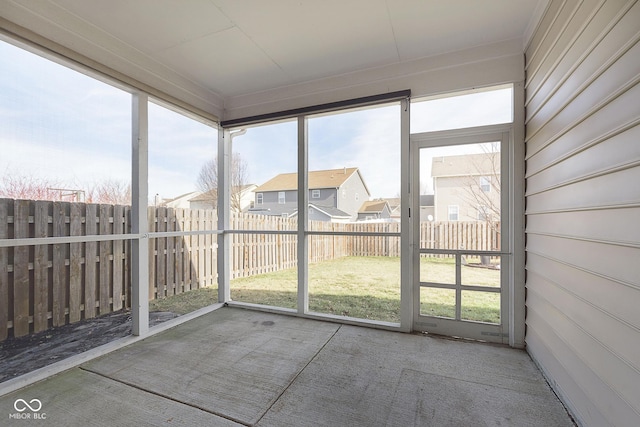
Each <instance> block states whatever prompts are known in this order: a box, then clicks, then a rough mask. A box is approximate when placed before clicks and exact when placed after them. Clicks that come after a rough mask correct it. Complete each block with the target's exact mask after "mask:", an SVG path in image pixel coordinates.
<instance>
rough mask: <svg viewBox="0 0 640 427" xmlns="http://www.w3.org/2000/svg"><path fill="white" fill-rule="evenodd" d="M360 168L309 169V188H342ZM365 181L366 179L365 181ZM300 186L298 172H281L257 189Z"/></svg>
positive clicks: (286, 188) (282, 189)
mask: <svg viewBox="0 0 640 427" xmlns="http://www.w3.org/2000/svg"><path fill="white" fill-rule="evenodd" d="M357 171H358V168H342V169H327V170H320V171H309V190H319V189H321V188H340V187H341V186H342V185H343V184H344V183H345V181H346V180H347V179H349V178H350V177H351V176H352V175H353V174H355V173H356V172H357ZM360 179H362V177H360ZM363 182H364V181H363ZM297 188H298V173H297V172H293V173H281V174H280V175H276V176H275V177H273V178H271V179H270V180H269V181H267V182H265V183H264V184H262V185H261V186H259V187H258V188H256V189H255V191H256V192H267V191H287V190H296V189H297Z"/></svg>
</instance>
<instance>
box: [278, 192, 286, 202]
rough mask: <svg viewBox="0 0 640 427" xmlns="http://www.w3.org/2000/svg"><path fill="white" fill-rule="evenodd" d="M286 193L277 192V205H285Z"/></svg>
mask: <svg viewBox="0 0 640 427" xmlns="http://www.w3.org/2000/svg"><path fill="white" fill-rule="evenodd" d="M286 194H287V193H286V192H284V191H278V204H279V205H284V204H285V203H287V196H286Z"/></svg>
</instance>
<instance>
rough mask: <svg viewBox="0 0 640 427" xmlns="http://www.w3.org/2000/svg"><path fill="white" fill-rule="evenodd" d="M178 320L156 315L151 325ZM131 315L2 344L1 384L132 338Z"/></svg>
mask: <svg viewBox="0 0 640 427" xmlns="http://www.w3.org/2000/svg"><path fill="white" fill-rule="evenodd" d="M174 317H177V314H174V313H169V312H153V313H150V316H149V325H150V326H154V325H157V324H158V323H161V322H164V321H166V320H169V319H173V318H174ZM131 325H132V320H131V313H130V312H129V311H119V312H115V313H111V314H107V315H104V316H101V317H96V318H94V319H87V320H82V321H80V322H77V323H73V324H71V325H64V326H59V327H56V328H51V329H48V330H46V331H42V332H38V333H35V334H31V335H27V336H24V337H19V338H8V339H6V340H5V341H3V342H0V366H1V367H2V368H1V369H0V383H2V382H4V381H7V380H10V379H12V378H15V377H17V376H20V375H23V374H26V373H28V372H31V371H34V370H36V369H39V368H42V367H44V366H47V365H50V364H52V363H55V362H57V361H59V360H62V359H66V358H67V357H70V356H73V355H76V354H79V353H82V352H84V351H87V350H90V349H92V348H95V347H98V346H101V345H103V344H106V343H109V342H111V341H113V340H115V339H118V338H121V337H126V336H127V335H130V334H131Z"/></svg>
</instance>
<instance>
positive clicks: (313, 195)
mask: <svg viewBox="0 0 640 427" xmlns="http://www.w3.org/2000/svg"><path fill="white" fill-rule="evenodd" d="M311 198H312V199H319V198H320V190H311Z"/></svg>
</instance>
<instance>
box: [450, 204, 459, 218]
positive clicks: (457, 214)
mask: <svg viewBox="0 0 640 427" xmlns="http://www.w3.org/2000/svg"><path fill="white" fill-rule="evenodd" d="M454 208H455V216H456V219H451V215H452V210H453V209H454ZM459 220H460V206H458V205H447V221H459Z"/></svg>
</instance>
